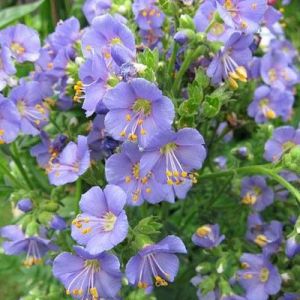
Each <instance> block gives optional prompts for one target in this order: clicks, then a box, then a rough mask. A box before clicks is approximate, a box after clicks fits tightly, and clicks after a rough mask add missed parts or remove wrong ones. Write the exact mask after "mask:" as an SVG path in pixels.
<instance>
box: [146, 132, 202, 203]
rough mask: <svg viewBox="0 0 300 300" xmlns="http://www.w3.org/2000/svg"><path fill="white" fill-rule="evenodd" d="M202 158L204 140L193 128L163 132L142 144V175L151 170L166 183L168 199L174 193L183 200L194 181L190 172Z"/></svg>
mask: <svg viewBox="0 0 300 300" xmlns="http://www.w3.org/2000/svg"><path fill="white" fill-rule="evenodd" d="M205 157H206V150H205V147H204V139H203V137H202V135H201V134H200V133H199V132H198V131H197V130H196V129H192V128H184V129H181V130H179V131H178V132H173V131H164V132H161V133H158V134H156V135H155V136H154V137H153V138H152V139H151V140H150V142H149V144H148V145H147V147H145V149H144V153H143V156H142V158H141V176H146V174H148V173H149V172H152V173H153V174H154V176H155V178H156V179H157V180H158V181H159V182H161V183H163V184H168V185H169V189H170V191H169V194H170V195H169V197H170V200H169V201H174V196H175V195H176V196H177V197H178V198H180V199H184V198H185V196H186V193H187V192H188V190H189V189H190V187H191V185H192V182H196V181H197V179H196V177H195V175H194V174H193V173H192V172H193V171H194V170H198V169H200V168H201V167H202V164H203V161H204V160H205Z"/></svg>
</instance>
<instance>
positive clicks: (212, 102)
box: [203, 96, 221, 118]
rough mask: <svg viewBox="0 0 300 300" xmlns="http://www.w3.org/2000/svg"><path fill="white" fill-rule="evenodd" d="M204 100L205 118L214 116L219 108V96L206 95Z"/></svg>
mask: <svg viewBox="0 0 300 300" xmlns="http://www.w3.org/2000/svg"><path fill="white" fill-rule="evenodd" d="M205 100H206V101H205V102H204V103H203V115H204V116H205V117H206V118H213V117H215V116H216V115H217V114H218V113H219V111H220V108H221V101H220V98H217V97H212V96H207V97H206V98H205Z"/></svg>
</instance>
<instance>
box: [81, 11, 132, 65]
mask: <svg viewBox="0 0 300 300" xmlns="http://www.w3.org/2000/svg"><path fill="white" fill-rule="evenodd" d="M114 45H120V46H123V47H124V48H128V49H129V50H130V51H131V52H132V53H133V54H135V40H134V36H133V34H132V32H131V31H130V30H129V28H128V27H127V26H126V25H124V24H123V23H122V22H120V21H119V20H118V19H117V18H115V17H113V16H111V15H109V14H105V15H103V16H99V17H96V18H95V19H94V20H93V22H92V25H91V27H90V28H89V29H88V30H86V31H85V33H84V35H83V37H82V51H83V54H84V56H85V57H87V58H88V57H90V56H91V55H93V54H95V53H96V54H98V55H100V56H102V57H103V58H104V59H105V61H106V63H107V66H108V67H109V69H111V67H114V66H113V65H112V56H111V48H112V47H113V46H114Z"/></svg>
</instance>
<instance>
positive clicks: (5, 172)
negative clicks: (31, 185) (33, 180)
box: [0, 162, 24, 188]
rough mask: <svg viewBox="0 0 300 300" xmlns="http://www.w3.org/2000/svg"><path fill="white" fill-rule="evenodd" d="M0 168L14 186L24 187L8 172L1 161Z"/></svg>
mask: <svg viewBox="0 0 300 300" xmlns="http://www.w3.org/2000/svg"><path fill="white" fill-rule="evenodd" d="M0 168H1V169H2V170H3V171H4V172H3V174H4V175H7V176H8V177H9V178H10V179H11V181H12V182H13V183H14V184H15V185H16V186H19V187H22V188H24V186H22V183H21V182H20V181H18V179H17V178H16V177H15V176H14V175H13V174H12V173H11V172H10V170H9V169H8V168H7V167H6V166H5V165H3V164H2V163H1V162H0Z"/></svg>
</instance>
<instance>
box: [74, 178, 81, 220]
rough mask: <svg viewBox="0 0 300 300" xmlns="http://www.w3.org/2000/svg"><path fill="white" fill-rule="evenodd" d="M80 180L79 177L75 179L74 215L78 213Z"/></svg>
mask: <svg viewBox="0 0 300 300" xmlns="http://www.w3.org/2000/svg"><path fill="white" fill-rule="evenodd" d="M81 189H82V182H81V179H77V181H76V190H75V202H76V215H78V214H79V201H80V198H81V193H82V191H81Z"/></svg>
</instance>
